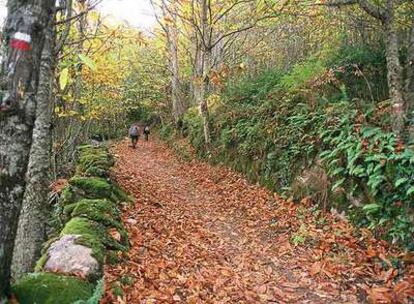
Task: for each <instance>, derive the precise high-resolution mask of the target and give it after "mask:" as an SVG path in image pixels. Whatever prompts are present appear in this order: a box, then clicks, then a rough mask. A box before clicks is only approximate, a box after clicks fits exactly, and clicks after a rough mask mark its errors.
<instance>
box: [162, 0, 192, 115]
mask: <svg viewBox="0 0 414 304" xmlns="http://www.w3.org/2000/svg"><path fill="white" fill-rule="evenodd" d="M162 5H163V12H164V15H165V16H168V17H171V18H170V19H171V22H169V23H167V24H166V25H165V28H164V29H165V32H166V35H167V43H168V52H169V56H168V58H169V68H170V73H171V101H172V114H173V117H174V120H175V122H176V123H177V122H178V120H179V119H180V118H182V116H183V114H184V113H185V111H186V110H187V107H186V105H185V103H184V101H183V99H182V98H181V97H182V96H181V94H180V70H179V58H178V30H177V13H176V9H175V7H174V4H171V7H169V8H167V4H166V3H165V2H164V1H163V4H162Z"/></svg>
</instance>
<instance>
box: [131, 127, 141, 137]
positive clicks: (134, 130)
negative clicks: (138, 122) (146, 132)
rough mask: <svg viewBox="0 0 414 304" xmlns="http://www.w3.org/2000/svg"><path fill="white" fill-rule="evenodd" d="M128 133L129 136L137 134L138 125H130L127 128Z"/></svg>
mask: <svg viewBox="0 0 414 304" xmlns="http://www.w3.org/2000/svg"><path fill="white" fill-rule="evenodd" d="M129 135H130V136H138V135H139V129H138V127H137V126H132V127H131V128H130V129H129Z"/></svg>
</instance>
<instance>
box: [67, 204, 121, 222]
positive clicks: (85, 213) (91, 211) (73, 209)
mask: <svg viewBox="0 0 414 304" xmlns="http://www.w3.org/2000/svg"><path fill="white" fill-rule="evenodd" d="M63 212H64V214H65V216H66V217H68V218H73V217H85V218H88V219H90V220H93V221H96V222H99V223H102V224H104V225H106V226H113V227H116V226H119V225H120V221H121V220H120V212H119V209H118V208H117V206H116V204H115V203H113V202H111V201H109V200H107V199H83V200H81V201H79V202H77V203H74V204H70V205H67V206H65V208H64V211H63Z"/></svg>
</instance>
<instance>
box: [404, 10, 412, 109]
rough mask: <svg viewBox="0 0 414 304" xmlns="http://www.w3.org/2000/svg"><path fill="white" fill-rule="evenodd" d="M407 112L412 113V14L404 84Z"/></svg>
mask: <svg viewBox="0 0 414 304" xmlns="http://www.w3.org/2000/svg"><path fill="white" fill-rule="evenodd" d="M405 92H406V98H405V99H406V102H407V105H406V107H407V112H408V113H410V112H411V111H414V13H413V16H412V21H411V29H410V36H409V41H408V56H407V79H406V83H405Z"/></svg>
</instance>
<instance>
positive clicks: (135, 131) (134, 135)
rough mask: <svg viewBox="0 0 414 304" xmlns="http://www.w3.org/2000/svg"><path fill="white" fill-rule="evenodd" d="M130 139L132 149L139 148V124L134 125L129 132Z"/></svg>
mask: <svg viewBox="0 0 414 304" xmlns="http://www.w3.org/2000/svg"><path fill="white" fill-rule="evenodd" d="M128 134H129V137H130V138H131V143H132V148H134V149H135V148H136V147H137V143H138V139H139V127H138V125H137V124H133V125H132V126H131V127H130V128H129V131H128Z"/></svg>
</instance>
